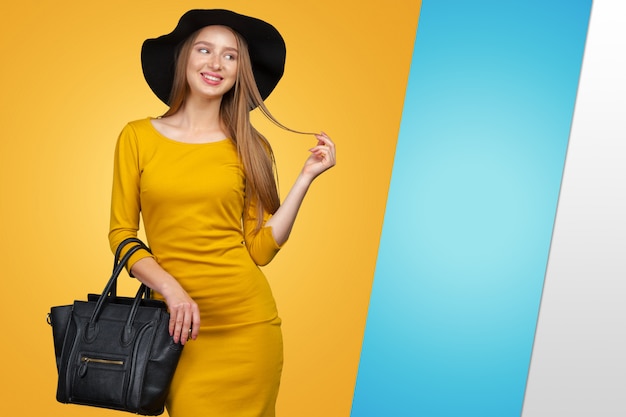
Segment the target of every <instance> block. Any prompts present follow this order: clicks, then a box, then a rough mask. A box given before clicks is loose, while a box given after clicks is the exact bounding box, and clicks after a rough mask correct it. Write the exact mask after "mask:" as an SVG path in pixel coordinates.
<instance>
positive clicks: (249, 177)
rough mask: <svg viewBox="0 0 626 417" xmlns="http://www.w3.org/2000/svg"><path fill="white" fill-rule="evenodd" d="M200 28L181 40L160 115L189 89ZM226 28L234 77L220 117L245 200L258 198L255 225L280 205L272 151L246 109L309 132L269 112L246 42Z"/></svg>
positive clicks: (181, 100)
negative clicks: (233, 52)
mask: <svg viewBox="0 0 626 417" xmlns="http://www.w3.org/2000/svg"><path fill="white" fill-rule="evenodd" d="M228 29H230V28H228ZM200 30H201V29H200ZM200 30H198V31H196V32H195V33H193V34H192V35H191V36H189V38H188V39H187V40H186V41H185V42H183V43H182V44H181V47H180V49H179V51H178V55H177V59H176V68H175V75H174V82H173V84H172V92H171V94H170V108H169V109H168V111H167V112H166V113H165V114H164V115H163V117H166V116H171V115H173V114H175V113H176V112H178V111H179V110H180V109H181V108H182V106H183V104H184V103H185V99H186V97H187V95H188V93H189V85H188V83H187V77H186V71H185V69H186V65H187V61H188V59H189V55H190V53H191V50H192V45H193V42H194V41H195V39H196V37H197V34H198V32H199V31H200ZM230 30H231V32H232V33H233V34H234V35H235V38H236V40H237V48H238V54H237V57H238V58H237V63H238V65H237V80H236V82H235V85H234V86H233V88H231V89H230V90H229V91H228V92H227V93H226V94H224V96H223V97H222V102H221V106H220V119H221V121H222V124H223V128H224V129H225V131H226V132H225V133H226V134H227V135H228V136H229V137H230V139H231V140H232V141H233V142H234V143H235V145H236V146H237V153H238V155H239V159H240V161H241V163H242V165H243V169H244V172H245V175H246V195H247V196H248V198H247V199H246V201H247V202H248V204H249V203H250V197H252V198H255V199H256V200H257V201H258V204H257V206H258V222H257V228H260V227H261V225H262V220H263V212H264V211H267V212H269V213H272V214H273V213H275V212H276V210H278V207H280V198H279V195H278V186H277V179H276V162H275V160H274V152H273V151H272V147H271V145H270V143H269V142H268V140H267V139H266V138H265V136H263V135H262V134H261V133H259V132H258V131H257V130H256V129H255V128H254V127H253V126H252V124H251V123H250V111H251V110H252V109H254V108H257V107H258V108H259V110H260V111H261V113H262V114H263V115H264V116H265V117H267V118H268V119H269V120H270V121H271V122H272V123H274V124H275V125H277V126H279V127H281V128H283V129H285V130H288V131H290V132H294V133H300V134H309V133H305V132H299V131H296V130H293V129H290V128H288V127H286V126H284V125H283V124H281V123H280V122H279V121H278V120H276V118H275V117H274V116H272V114H271V113H270V111H269V110H268V109H267V107H266V106H265V104H264V103H263V98H262V97H261V94H260V93H259V90H258V88H257V85H256V82H255V80H254V74H253V72H252V64H251V62H250V55H249V52H248V45H247V43H246V41H245V39H244V38H243V37H242V36H241V35H239V34H238V33H237V32H235V31H234V30H232V29H230Z"/></svg>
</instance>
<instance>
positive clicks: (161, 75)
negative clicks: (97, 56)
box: [141, 9, 286, 105]
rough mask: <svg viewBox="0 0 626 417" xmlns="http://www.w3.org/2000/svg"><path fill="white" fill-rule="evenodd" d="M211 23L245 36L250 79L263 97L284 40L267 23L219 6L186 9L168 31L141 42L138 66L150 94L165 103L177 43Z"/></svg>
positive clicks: (279, 72)
mask: <svg viewBox="0 0 626 417" xmlns="http://www.w3.org/2000/svg"><path fill="white" fill-rule="evenodd" d="M211 25H221V26H227V27H229V28H231V29H233V30H234V31H236V32H237V33H239V34H240V35H241V36H242V37H243V38H244V39H245V40H246V42H247V43H248V51H249V53H250V61H251V63H252V72H253V74H254V79H255V81H256V85H257V88H258V89H259V93H261V97H263V99H264V100H265V99H266V98H267V97H268V96H269V95H270V93H271V92H272V91H273V90H274V88H275V87H276V84H278V81H279V80H280V79H281V77H282V76H283V73H284V70H285V56H286V49H285V41H284V40H283V38H282V36H281V35H280V33H279V32H278V30H276V28H275V27H274V26H272V25H270V24H269V23H267V22H264V21H263V20H260V19H256V18H254V17H250V16H244V15H241V14H238V13H235V12H232V11H230V10H221V9H211V10H190V11H188V12H187V13H185V14H184V15H183V16H182V17H181V18H180V20H179V21H178V25H177V26H176V28H175V29H174V30H173V31H172V32H171V33H169V34H167V35H163V36H160V37H158V38H154V39H147V40H146V41H145V42H144V43H143V46H142V47H141V67H142V69H143V75H144V77H145V79H146V81H147V82H148V85H149V86H150V88H151V89H152V91H153V92H154V94H156V96H157V97H158V98H159V99H160V100H161V101H162V102H164V103H165V104H167V105H169V99H170V92H171V90H172V83H173V82H174V69H175V67H176V53H177V51H178V48H179V46H180V45H181V43H182V42H184V41H185V40H186V39H187V38H188V37H189V36H190V35H191V34H192V33H194V32H195V31H197V30H199V29H202V28H203V27H205V26H211Z"/></svg>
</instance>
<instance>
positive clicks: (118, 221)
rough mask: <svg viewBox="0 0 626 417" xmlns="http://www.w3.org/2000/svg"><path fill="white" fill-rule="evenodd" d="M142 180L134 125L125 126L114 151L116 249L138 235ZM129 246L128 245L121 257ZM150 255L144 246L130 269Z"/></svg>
mask: <svg viewBox="0 0 626 417" xmlns="http://www.w3.org/2000/svg"><path fill="white" fill-rule="evenodd" d="M140 180H141V160H140V155H139V144H138V140H137V135H136V132H135V131H134V129H133V127H132V126H130V125H126V126H125V127H124V129H123V130H122V132H121V133H120V135H119V137H118V140H117V144H116V146H115V154H114V165H113V189H112V193H111V219H110V227H109V244H110V246H111V250H112V251H113V252H115V250H116V249H117V247H118V245H119V244H120V243H121V242H122V241H123V240H124V239H127V238H130V237H137V231H138V230H139V216H140V213H141V202H140ZM129 248H130V246H128V247H127V248H125V250H124V251H123V252H122V256H123V254H124V253H125V252H126V250H127V249H129ZM150 256H151V254H150V253H149V252H148V251H146V250H143V249H141V250H139V251H137V252H135V253H134V254H133V255H132V256H131V258H130V260H129V261H128V263H127V268H128V270H129V271H130V269H131V268H132V266H133V265H134V264H135V262H137V261H138V260H139V259H141V258H145V257H150Z"/></svg>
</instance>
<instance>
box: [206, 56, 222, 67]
mask: <svg viewBox="0 0 626 417" xmlns="http://www.w3.org/2000/svg"><path fill="white" fill-rule="evenodd" d="M209 66H210V67H211V68H213V69H214V70H218V69H220V67H221V66H222V64H221V63H220V59H219V57H216V56H213V57H212V58H211V61H210V62H209Z"/></svg>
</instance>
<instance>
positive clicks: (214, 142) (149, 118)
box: [147, 117, 230, 146]
mask: <svg viewBox="0 0 626 417" xmlns="http://www.w3.org/2000/svg"><path fill="white" fill-rule="evenodd" d="M155 119H156V117H148V118H147V122H148V124H149V125H150V128H151V129H152V130H153V131H154V133H155V134H156V135H157V136H158V137H160V138H161V139H164V140H166V141H168V142H172V143H177V144H180V145H185V146H210V145H217V144H220V143H224V142H230V139H229V138H224V139H220V140H216V141H213V142H198V143H191V142H182V141H180V140H176V139H172V138H170V137H168V136H165V135H164V134H163V133H161V132H160V131H159V129H157V128H156V126H155V125H154V123H152V121H153V120H155Z"/></svg>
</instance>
